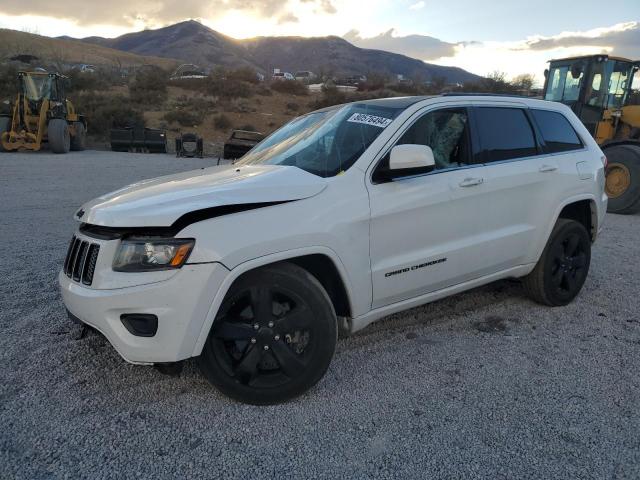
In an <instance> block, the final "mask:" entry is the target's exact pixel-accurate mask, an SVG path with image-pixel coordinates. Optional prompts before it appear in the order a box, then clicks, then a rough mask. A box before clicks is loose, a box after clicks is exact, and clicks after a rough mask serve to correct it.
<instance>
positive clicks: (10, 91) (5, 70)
mask: <svg viewBox="0 0 640 480" xmlns="http://www.w3.org/2000/svg"><path fill="white" fill-rule="evenodd" d="M18 88H19V83H18V69H17V68H16V67H14V66H13V65H1V64H0V101H2V100H11V101H14V100H15V96H16V95H17V94H18Z"/></svg>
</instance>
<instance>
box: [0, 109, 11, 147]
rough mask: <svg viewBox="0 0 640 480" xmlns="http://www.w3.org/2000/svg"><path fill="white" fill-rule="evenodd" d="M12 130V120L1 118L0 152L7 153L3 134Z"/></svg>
mask: <svg viewBox="0 0 640 480" xmlns="http://www.w3.org/2000/svg"><path fill="white" fill-rule="evenodd" d="M10 128H11V119H10V118H9V117H0V152H4V151H6V150H5V149H4V148H3V147H2V134H3V133H4V132H8V131H9V129H10Z"/></svg>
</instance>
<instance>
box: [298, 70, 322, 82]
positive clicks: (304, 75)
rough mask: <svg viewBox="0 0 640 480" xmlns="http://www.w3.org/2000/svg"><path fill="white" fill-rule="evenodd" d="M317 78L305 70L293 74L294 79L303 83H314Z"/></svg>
mask: <svg viewBox="0 0 640 480" xmlns="http://www.w3.org/2000/svg"><path fill="white" fill-rule="evenodd" d="M317 78H318V76H317V75H316V74H315V73H313V72H309V71H307V70H303V71H300V72H296V74H295V79H296V80H297V81H299V82H303V83H311V82H313V81H315V80H316V79H317Z"/></svg>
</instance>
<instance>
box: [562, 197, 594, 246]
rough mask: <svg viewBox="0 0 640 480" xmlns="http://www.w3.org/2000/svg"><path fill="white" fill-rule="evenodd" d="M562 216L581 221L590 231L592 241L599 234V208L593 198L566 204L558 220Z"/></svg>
mask: <svg viewBox="0 0 640 480" xmlns="http://www.w3.org/2000/svg"><path fill="white" fill-rule="evenodd" d="M560 218H566V219H569V220H575V221H577V222H578V223H581V224H582V225H583V226H584V228H585V229H586V230H587V232H589V236H590V237H591V241H592V242H593V241H595V239H596V236H597V234H598V209H597V206H596V202H595V200H593V199H590V198H585V199H582V200H576V201H573V202H570V203H567V204H565V205H564V206H563V207H562V210H560V212H559V213H558V216H557V217H556V222H557V221H558V219H560Z"/></svg>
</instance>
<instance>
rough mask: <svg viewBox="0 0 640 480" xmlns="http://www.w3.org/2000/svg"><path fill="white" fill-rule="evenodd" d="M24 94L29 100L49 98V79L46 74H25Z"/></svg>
mask: <svg viewBox="0 0 640 480" xmlns="http://www.w3.org/2000/svg"><path fill="white" fill-rule="evenodd" d="M23 80H24V94H25V96H26V97H27V98H28V99H29V100H40V99H42V98H49V95H50V93H51V79H50V78H49V77H48V76H47V75H25V76H24V77H23Z"/></svg>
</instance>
